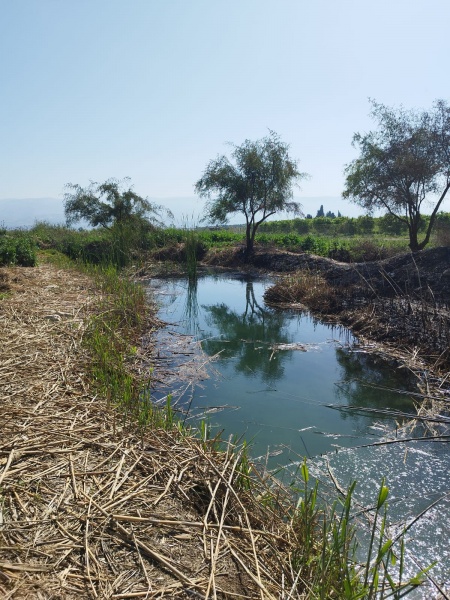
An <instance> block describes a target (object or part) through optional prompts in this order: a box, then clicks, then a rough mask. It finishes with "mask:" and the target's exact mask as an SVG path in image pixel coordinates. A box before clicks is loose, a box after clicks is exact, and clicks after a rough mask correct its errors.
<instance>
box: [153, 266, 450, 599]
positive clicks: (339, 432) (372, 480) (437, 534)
mask: <svg viewBox="0 0 450 600" xmlns="http://www.w3.org/2000/svg"><path fill="white" fill-rule="evenodd" d="M270 284H271V282H270V281H269V280H267V279H255V278H249V277H246V276H242V275H223V274H209V275H207V276H201V277H199V278H198V280H197V281H196V282H188V281H187V280H186V279H164V280H163V279H159V280H158V279H154V280H152V282H151V283H150V284H149V287H150V290H151V293H152V294H153V296H154V297H155V299H156V301H157V302H158V304H159V306H160V311H159V316H160V318H161V319H163V320H164V321H166V322H168V323H169V325H168V327H167V328H166V329H164V330H162V331H161V332H160V333H159V336H160V338H161V339H160V342H161V347H162V348H164V347H165V348H166V356H165V359H166V360H167V363H168V366H171V368H173V366H174V365H176V371H178V372H179V373H180V374H181V373H183V374H184V375H185V377H183V378H181V379H180V380H177V376H175V377H173V378H172V379H171V380H170V389H167V388H166V389H161V390H159V391H158V390H156V395H157V398H158V394H159V398H161V399H163V398H164V396H165V395H166V394H167V393H169V392H171V393H173V395H174V398H175V400H176V402H177V403H178V406H179V407H180V408H181V409H183V410H184V415H185V416H186V414H187V419H195V418H196V417H198V416H202V417H204V416H205V415H206V418H207V419H208V421H209V423H210V425H211V427H212V428H213V433H214V432H215V431H220V430H223V432H224V433H223V436H224V437H225V438H227V437H229V436H230V435H234V436H244V437H245V439H246V440H247V441H248V442H250V444H251V453H252V455H253V457H265V459H264V460H267V463H268V466H269V467H270V468H276V467H277V466H278V465H282V466H285V467H287V469H290V470H291V471H292V472H294V471H295V468H296V465H298V463H299V461H301V460H302V459H303V457H307V458H308V459H310V460H309V464H310V469H311V471H312V472H313V473H314V474H315V475H316V476H317V477H319V478H320V479H322V480H324V479H326V477H327V471H328V469H329V468H331V469H332V470H333V472H334V474H335V476H336V478H337V480H339V482H340V483H341V485H342V486H343V487H344V488H345V487H346V486H347V485H348V484H350V483H351V481H353V480H355V479H357V480H358V486H357V488H356V493H355V498H356V500H357V501H358V502H360V503H361V505H362V506H368V505H370V504H372V503H373V501H374V498H375V494H376V491H377V489H378V486H379V484H380V480H381V477H383V476H385V477H386V483H387V484H388V486H389V487H390V490H391V491H390V498H391V506H390V515H391V527H392V530H393V532H394V533H395V531H397V530H398V528H399V527H402V526H403V524H404V523H405V522H408V521H413V520H414V519H415V518H416V517H417V515H419V514H420V513H421V512H422V511H425V512H424V514H423V516H422V517H421V518H419V519H418V520H417V522H415V523H414V525H413V526H412V527H411V528H410V529H409V538H410V539H409V540H408V544H407V548H408V553H409V554H408V556H409V563H408V564H409V568H410V569H411V573H410V574H413V570H416V571H417V569H418V568H423V567H425V566H427V565H429V564H431V563H432V562H433V561H437V565H436V566H435V567H434V568H433V569H432V571H431V573H432V576H433V577H434V578H435V580H436V581H438V582H439V584H440V585H441V586H445V587H446V589H450V583H449V582H450V550H449V547H450V544H449V541H450V526H449V523H450V492H449V490H450V483H449V476H448V473H449V471H450V452H449V451H448V443H447V444H442V443H438V442H431V441H426V442H423V441H420V442H418V441H413V442H401V443H395V444H392V445H388V446H373V445H372V444H373V443H374V442H377V441H383V440H384V439H385V436H386V435H387V433H388V431H391V432H392V430H395V427H396V425H400V426H401V424H402V421H403V420H404V418H402V416H401V415H402V414H403V413H406V414H414V413H415V410H414V402H413V396H412V394H411V393H410V392H413V391H416V390H415V386H414V381H412V380H411V379H410V378H409V377H408V373H407V371H406V370H402V369H394V368H393V367H392V366H391V365H388V364H386V363H385V362H384V361H383V360H381V359H380V358H377V357H375V356H373V355H371V354H370V353H367V352H365V351H364V348H361V347H360V346H359V345H358V341H357V340H356V339H355V338H354V337H353V336H352V335H351V334H350V333H349V332H348V330H346V329H344V328H337V327H333V326H331V325H329V324H326V323H321V322H319V321H317V320H316V319H313V318H312V317H311V316H310V315H308V314H301V313H299V312H294V311H286V310H275V309H271V308H269V307H267V306H265V304H264V301H263V293H264V290H265V289H266V287H267V286H268V285H270ZM174 333H176V334H177V335H174ZM180 334H181V336H182V338H181V339H183V340H184V343H183V344H182V345H181V346H180V344H179V342H178V340H179V339H180ZM183 336H184V337H183ZM189 365H190V366H189ZM186 376H187V378H188V379H190V380H191V381H192V382H193V383H192V385H189V384H188V385H187V384H186ZM394 390H396V391H394ZM383 410H389V411H394V410H395V411H400V412H399V414H398V415H397V416H392V413H391V414H390V415H386V414H384V413H383V412H379V411H383ZM415 435H416V437H420V431H419V432H416V434H415ZM391 437H392V435H391ZM333 493H334V494H336V491H335V490H334V492H333ZM416 567H417V568H416ZM447 586H448V587H447ZM435 590H436V588H435V587H434V586H433V585H431V584H430V586H429V587H426V588H421V589H420V590H419V591H417V592H416V593H415V594H414V597H417V598H422V597H423V598H437V597H439V596H438V594H437V593H436V592H435Z"/></svg>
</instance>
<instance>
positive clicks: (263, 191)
mask: <svg viewBox="0 0 450 600" xmlns="http://www.w3.org/2000/svg"><path fill="white" fill-rule="evenodd" d="M304 177H306V174H305V173H300V171H299V170H298V168H297V162H296V161H295V160H293V159H292V158H291V157H290V156H289V146H288V145H287V144H285V143H283V142H282V141H281V140H280V138H279V136H278V135H277V134H276V133H275V132H273V131H270V134H269V135H268V136H267V137H265V138H262V139H260V140H257V141H251V140H245V142H244V143H243V144H241V145H240V146H236V145H233V151H232V153H231V159H229V158H227V157H226V156H219V157H218V158H216V159H214V160H211V161H210V162H209V164H208V165H207V167H206V169H205V171H204V173H203V176H202V177H201V178H200V179H199V180H198V181H197V183H196V185H195V190H196V192H197V193H198V194H199V195H200V197H204V198H207V200H208V201H207V204H206V217H205V219H206V220H208V221H209V222H210V223H222V224H223V223H226V222H227V220H228V217H229V216H230V215H232V214H236V213H237V214H239V213H240V214H242V215H243V216H244V217H245V225H246V256H247V257H249V256H250V255H251V254H252V252H253V247H254V242H255V235H256V232H257V230H258V227H259V226H260V225H261V223H263V222H264V221H265V220H266V219H268V218H269V217H270V216H272V215H274V214H276V213H278V212H280V211H286V212H292V213H294V214H297V215H301V214H302V213H301V205H300V204H299V203H298V202H294V201H293V199H292V198H293V192H292V188H293V186H294V184H295V183H296V182H297V181H298V180H300V179H302V178H304Z"/></svg>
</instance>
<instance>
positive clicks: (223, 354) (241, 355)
mask: <svg viewBox="0 0 450 600" xmlns="http://www.w3.org/2000/svg"><path fill="white" fill-rule="evenodd" d="M202 308H203V309H204V310H205V313H206V323H207V324H208V326H209V327H210V328H211V329H214V330H215V331H216V332H217V335H216V336H215V337H214V338H211V339H208V340H205V341H204V342H203V344H202V346H203V350H204V351H205V352H206V353H207V354H208V355H209V356H215V355H216V354H219V353H220V354H219V357H220V359H221V360H227V359H230V358H234V359H235V361H234V363H233V364H234V368H235V370H236V371H237V372H238V373H242V374H243V375H245V376H247V377H253V378H254V377H256V376H258V375H260V376H261V378H262V381H264V383H267V384H269V385H270V384H273V383H274V382H275V381H276V380H278V379H280V378H281V377H283V374H284V367H283V363H284V362H285V361H286V360H289V359H290V358H291V353H290V352H284V353H283V354H282V356H281V357H278V356H277V357H276V358H275V357H274V352H273V350H272V346H273V344H280V343H285V344H287V343H290V342H291V341H292V334H289V332H288V330H287V325H288V320H289V319H288V317H287V316H286V315H284V314H282V313H281V312H275V311H273V310H271V309H268V308H266V307H265V306H264V305H261V304H260V303H259V302H258V301H257V299H256V296H255V291H254V288H253V282H247V283H246V285H245V306H244V307H243V309H241V310H239V311H237V310H233V309H232V308H231V307H230V306H228V305H227V304H225V303H218V304H214V305H210V306H207V305H202Z"/></svg>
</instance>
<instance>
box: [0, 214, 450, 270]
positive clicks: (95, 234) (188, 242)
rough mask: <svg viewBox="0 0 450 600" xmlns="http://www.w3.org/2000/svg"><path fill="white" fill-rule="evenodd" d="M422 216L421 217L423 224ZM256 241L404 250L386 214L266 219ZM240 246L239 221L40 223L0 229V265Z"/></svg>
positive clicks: (398, 229) (439, 225) (349, 253)
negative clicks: (39, 258) (46, 256)
mask: <svg viewBox="0 0 450 600" xmlns="http://www.w3.org/2000/svg"><path fill="white" fill-rule="evenodd" d="M427 219H428V217H426V216H425V217H423V228H426V226H427ZM255 244H256V246H257V247H263V248H281V249H284V250H289V251H291V252H308V253H311V254H316V255H317V256H324V257H327V258H333V259H335V260H338V261H342V262H364V261H372V260H379V259H383V258H388V257H389V256H393V255H395V254H398V253H400V252H407V251H409V248H408V235H407V230H406V228H405V226H402V224H401V223H400V222H399V221H398V220H395V219H393V218H392V216H391V215H385V216H383V217H369V216H364V217H357V218H349V217H335V218H330V217H317V218H311V219H298V218H296V219H291V220H281V221H267V222H265V223H262V224H261V226H260V228H259V233H258V234H257V235H256V237H255ZM449 244H450V213H438V215H437V216H436V223H435V227H434V235H433V237H432V239H431V243H430V247H433V246H448V245H449ZM244 245H245V230H244V228H241V227H239V226H234V227H228V228H218V227H217V228H215V227H214V228H208V227H182V228H174V227H167V228H164V227H154V226H151V225H149V224H148V223H147V222H146V221H145V220H142V219H133V220H132V222H131V223H120V222H119V223H115V224H114V223H113V224H112V225H111V226H110V227H108V228H93V229H84V230H83V229H81V230H79V229H73V228H69V227H66V226H63V225H50V224H48V223H45V222H40V223H36V224H35V225H34V226H33V227H32V228H30V229H29V230H8V229H0V265H8V264H11V265H14V264H17V265H23V266H33V265H34V264H35V262H36V251H37V249H38V248H40V249H53V250H57V251H59V252H61V253H63V254H65V255H66V256H68V257H69V258H71V259H74V260H81V261H83V262H86V263H92V264H105V265H106V264H114V265H117V266H119V267H123V266H127V265H129V264H137V265H138V264H139V263H142V262H145V260H146V259H147V258H148V257H149V256H150V255H151V254H154V253H156V252H158V251H160V252H161V251H163V250H164V249H171V252H172V255H173V258H174V260H176V259H177V258H178V259H179V260H184V261H187V256H188V255H190V257H191V259H193V258H195V259H196V260H200V259H201V258H202V257H203V256H204V255H205V254H206V252H207V251H208V250H211V249H220V248H224V247H234V246H241V247H243V246H244ZM183 248H184V249H185V251H184V252H183ZM174 249H176V251H175V252H173V250H174Z"/></svg>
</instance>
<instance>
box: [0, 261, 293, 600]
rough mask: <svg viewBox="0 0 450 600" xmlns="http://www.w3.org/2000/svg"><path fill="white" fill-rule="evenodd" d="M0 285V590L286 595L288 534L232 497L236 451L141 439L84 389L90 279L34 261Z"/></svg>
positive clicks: (162, 435) (182, 438) (256, 507)
mask: <svg viewBox="0 0 450 600" xmlns="http://www.w3.org/2000/svg"><path fill="white" fill-rule="evenodd" d="M5 273H6V275H5ZM5 279H7V280H8V287H9V288H10V290H11V294H10V295H8V297H6V298H3V300H2V301H1V304H0V310H1V313H0V344H1V362H0V365H1V366H0V380H1V382H2V385H1V408H2V427H1V430H0V596H1V597H2V598H3V599H4V600H6V599H8V598H17V599H20V598H40V599H47V598H48V599H49V598H60V599H69V598H77V599H78V600H79V599H80V598H116V599H119V598H193V597H194V598H195V597H200V598H261V599H270V598H278V597H285V598H288V597H293V596H288V595H287V594H286V595H284V592H283V589H290V587H291V583H292V582H291V581H290V580H291V573H290V569H289V567H288V557H289V552H290V549H291V548H293V547H294V546H295V540H294V539H292V540H291V536H292V531H290V530H289V527H288V525H287V521H285V520H283V518H282V511H281V512H279V511H278V512H272V510H271V508H269V507H268V508H264V507H263V506H262V504H261V503H258V502H257V501H256V500H254V496H253V495H251V494H250V493H247V492H245V491H240V492H239V493H238V492H237V491H236V481H237V478H238V473H237V470H238V467H239V460H240V457H239V452H236V451H235V450H233V451H232V450H231V449H229V450H228V451H225V452H220V453H218V452H217V453H216V452H214V451H213V450H212V449H209V448H208V447H206V448H205V444H204V443H201V442H200V441H199V440H197V439H195V438H193V437H189V436H187V435H185V434H184V433H182V432H180V431H177V430H173V431H169V432H167V431H164V430H150V431H147V432H146V433H145V434H144V435H142V434H141V433H138V432H137V431H136V430H135V428H133V427H132V426H131V425H130V423H125V422H124V421H123V420H122V418H121V417H120V415H119V414H118V413H116V412H114V410H113V409H112V408H111V407H109V406H108V404H107V402H106V400H105V399H103V398H99V397H96V396H95V395H94V394H93V392H92V391H91V389H90V387H89V385H88V383H87V381H86V380H85V378H84V375H83V373H84V372H85V370H86V366H87V362H88V361H89V356H88V355H87V354H86V350H85V349H84V348H83V345H82V339H83V336H84V333H85V331H86V323H87V321H88V320H89V317H90V316H91V315H92V314H94V313H95V311H96V307H97V306H98V305H99V302H100V301H101V298H100V297H99V294H100V293H99V291H98V290H97V289H96V288H95V286H94V285H93V283H92V280H91V279H89V278H88V277H87V276H86V275H83V274H81V273H79V272H76V271H69V270H66V269H58V268H56V267H55V266H52V265H45V264H43V265H41V266H39V267H37V268H35V269H25V268H13V269H8V270H4V272H3V282H4V281H5ZM255 485H257V484H255ZM261 485H265V482H261ZM295 597H301V596H299V595H296V596H295Z"/></svg>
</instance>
